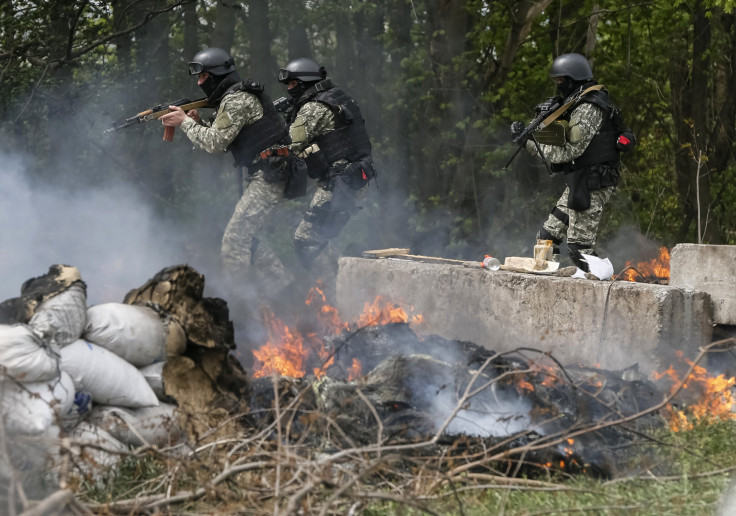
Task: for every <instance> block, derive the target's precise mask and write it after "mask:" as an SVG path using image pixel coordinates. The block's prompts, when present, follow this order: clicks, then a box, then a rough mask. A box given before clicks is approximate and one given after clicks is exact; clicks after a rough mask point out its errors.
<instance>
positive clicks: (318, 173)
mask: <svg viewBox="0 0 736 516" xmlns="http://www.w3.org/2000/svg"><path fill="white" fill-rule="evenodd" d="M304 161H305V163H306V165H307V173H308V174H309V177H311V178H312V179H325V177H327V172H328V171H329V169H330V162H329V161H327V155H326V154H325V153H324V152H322V151H321V150H318V151H317V152H313V153H311V154H309V155H308V156H307V157H306V158H305V159H304Z"/></svg>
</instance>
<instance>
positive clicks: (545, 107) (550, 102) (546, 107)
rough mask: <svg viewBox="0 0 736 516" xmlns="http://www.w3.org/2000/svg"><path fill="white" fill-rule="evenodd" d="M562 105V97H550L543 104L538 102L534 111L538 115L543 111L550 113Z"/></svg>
mask: <svg viewBox="0 0 736 516" xmlns="http://www.w3.org/2000/svg"><path fill="white" fill-rule="evenodd" d="M561 105H562V99H561V98H560V97H550V98H548V99H547V100H545V101H544V102H542V103H541V104H537V107H535V108H534V112H535V113H536V114H537V115H540V114H542V113H549V112H550V111H553V110H555V109H557V108H558V107H560V106H561Z"/></svg>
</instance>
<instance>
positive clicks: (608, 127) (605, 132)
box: [552, 90, 623, 173]
mask: <svg viewBox="0 0 736 516" xmlns="http://www.w3.org/2000/svg"><path fill="white" fill-rule="evenodd" d="M580 102H590V103H591V104H594V105H596V106H598V107H599V108H601V109H602V110H603V113H604V119H603V125H602V126H601V128H600V129H599V130H598V133H597V134H596V135H595V136H594V137H593V139H592V140H591V141H590V144H589V145H588V147H587V148H586V149H585V152H583V153H582V154H581V155H580V156H579V157H577V158H576V159H575V160H574V161H572V162H569V163H559V164H553V165H552V170H553V171H555V172H565V173H567V172H572V171H574V170H577V169H581V168H585V167H590V166H592V165H607V166H609V167H612V168H618V167H619V164H620V158H619V150H618V149H617V147H616V140H617V138H618V136H619V134H620V133H621V127H622V125H623V120H622V119H621V114H620V112H619V110H618V108H616V107H615V106H614V105H613V104H611V101H610V99H609V97H608V93H606V92H605V91H604V90H602V91H593V92H591V93H588V94H587V95H585V96H584V97H583V98H582V99H580ZM565 115H566V116H565ZM565 115H563V118H565V119H567V120H568V121H569V117H570V115H569V112H568V113H565Z"/></svg>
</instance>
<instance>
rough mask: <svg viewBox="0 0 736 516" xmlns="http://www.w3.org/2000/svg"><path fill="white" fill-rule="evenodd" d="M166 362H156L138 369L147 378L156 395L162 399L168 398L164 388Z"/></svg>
mask: <svg viewBox="0 0 736 516" xmlns="http://www.w3.org/2000/svg"><path fill="white" fill-rule="evenodd" d="M165 364H166V362H156V363H154V364H151V365H148V366H146V367H141V368H139V369H138V370H139V371H140V372H141V374H142V375H143V378H145V379H146V381H147V382H148V385H150V386H151V389H153V392H154V393H155V394H156V397H157V398H158V399H160V400H163V399H166V391H165V389H164V375H163V373H164V365H165Z"/></svg>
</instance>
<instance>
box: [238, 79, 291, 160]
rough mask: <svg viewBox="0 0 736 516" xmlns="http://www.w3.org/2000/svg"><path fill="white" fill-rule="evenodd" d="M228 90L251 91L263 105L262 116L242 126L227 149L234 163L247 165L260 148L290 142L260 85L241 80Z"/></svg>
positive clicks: (283, 126) (287, 132)
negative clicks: (231, 154)
mask: <svg viewBox="0 0 736 516" xmlns="http://www.w3.org/2000/svg"><path fill="white" fill-rule="evenodd" d="M230 91H231V92H232V91H246V92H248V93H252V94H254V95H255V96H256V97H258V101H259V102H260V103H261V107H263V116H262V117H261V118H259V119H258V120H256V121H255V122H254V123H252V124H250V125H246V126H245V127H243V129H241V130H240V132H239V133H238V135H237V136H236V137H235V139H234V140H233V141H232V143H231V144H230V146H229V147H228V149H227V150H229V151H230V152H232V153H233V158H235V164H236V165H240V166H244V167H248V166H249V165H251V164H252V162H253V160H254V159H255V157H256V156H257V155H258V154H259V153H260V152H261V151H262V150H264V149H267V148H268V147H270V146H272V145H276V144H280V145H288V144H289V143H291V138H289V130H288V129H287V127H286V125H285V124H284V121H283V120H282V119H281V115H279V113H278V111H276V109H275V108H274V107H273V103H272V102H271V99H270V97H269V96H268V94H267V93H266V92H265V91H264V90H263V86H262V85H260V84H258V83H255V82H249V81H247V82H241V83H238V84H236V85H234V86H233V87H232V88H231V89H230Z"/></svg>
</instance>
